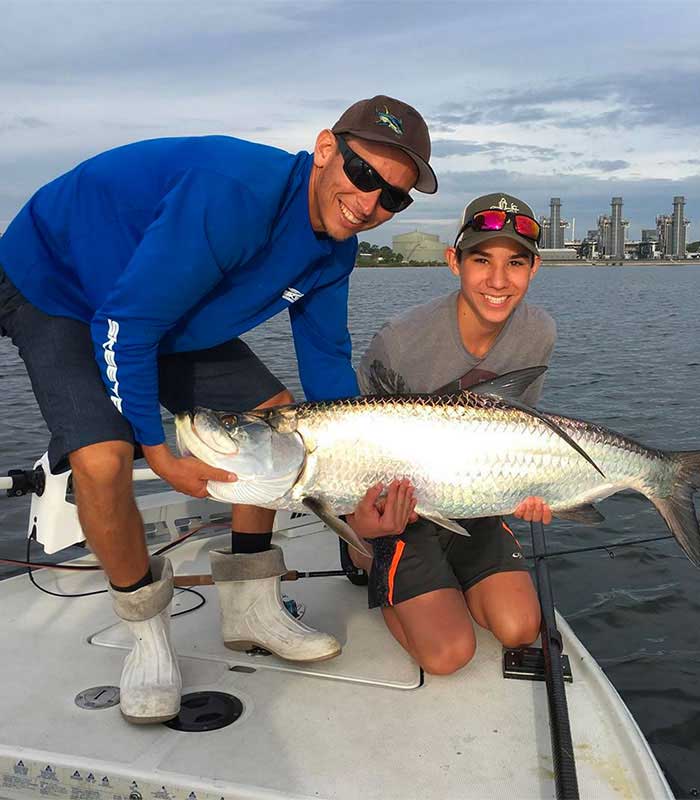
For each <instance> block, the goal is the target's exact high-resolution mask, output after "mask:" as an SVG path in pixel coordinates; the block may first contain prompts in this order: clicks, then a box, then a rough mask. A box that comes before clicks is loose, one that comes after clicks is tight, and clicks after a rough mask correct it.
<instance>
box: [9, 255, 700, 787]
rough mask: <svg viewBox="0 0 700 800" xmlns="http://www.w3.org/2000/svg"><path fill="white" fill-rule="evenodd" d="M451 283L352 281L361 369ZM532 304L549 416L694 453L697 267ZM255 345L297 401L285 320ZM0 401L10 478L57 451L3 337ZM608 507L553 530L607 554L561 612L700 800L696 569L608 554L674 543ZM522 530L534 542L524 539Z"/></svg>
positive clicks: (588, 274) (21, 532) (575, 572)
mask: <svg viewBox="0 0 700 800" xmlns="http://www.w3.org/2000/svg"><path fill="white" fill-rule="evenodd" d="M456 285H457V284H456V279H455V278H454V277H453V276H452V275H451V273H450V272H449V271H448V270H447V269H446V268H391V269H386V268H385V269H360V270H356V271H355V273H354V274H353V278H352V286H351V306H350V330H351V333H352V337H353V346H354V353H355V359H356V360H357V359H358V358H359V357H360V355H361V354H362V352H363V350H364V348H365V347H366V346H367V344H368V343H369V341H370V338H371V337H372V335H373V333H374V332H375V331H376V330H377V328H378V327H379V326H380V325H381V324H382V323H383V321H384V320H386V319H388V318H389V317H391V316H392V315H394V314H397V313H399V312H400V311H402V310H403V309H406V308H408V307H410V306H412V305H415V304H417V303H420V302H423V301H426V300H429V299H430V298H432V297H435V296H437V295H439V294H444V293H446V292H449V291H452V290H453V289H455V288H456ZM528 299H529V301H530V302H534V303H536V304H538V305H540V306H542V307H543V308H545V309H546V310H547V311H548V312H549V313H550V314H551V315H552V316H553V317H554V318H555V320H556V321H557V327H558V340H557V346H556V349H555V352H554V356H553V358H552V363H551V366H550V370H549V373H548V377H547V382H546V384H545V391H544V395H543V399H542V402H541V407H542V408H543V409H546V410H551V411H557V412H560V413H563V414H567V415H570V416H577V417H581V418H584V419H589V420H592V421H596V422H599V423H601V424H604V425H607V426H609V427H611V428H613V429H615V430H618V431H619V432H621V433H624V434H626V435H628V436H630V437H632V438H635V439H637V440H639V441H641V442H643V443H645V444H648V445H651V446H654V447H662V448H669V449H674V448H675V449H700V268H698V267H697V266H678V267H623V268H615V267H597V268H593V267H566V268H557V267H543V268H542V269H540V271H539V273H538V274H537V276H536V277H535V279H534V281H533V283H532V285H531V289H530V294H529V297H528ZM245 338H246V340H247V341H248V342H249V344H251V345H252V346H253V347H254V349H255V350H256V351H257V352H258V354H259V355H260V356H261V357H262V358H263V359H264V360H265V362H266V363H267V364H268V366H270V367H271V368H272V370H273V371H274V372H275V373H276V374H277V375H278V376H279V377H280V378H281V379H282V380H284V381H285V382H286V383H287V385H288V386H289V387H290V388H291V389H292V391H293V392H294V393H295V395H296V396H297V398H298V399H301V397H302V394H301V389H300V387H299V380H298V376H297V373H296V367H295V360H294V355H293V348H292V345H291V339H290V334H289V325H288V320H287V318H286V316H280V317H278V318H276V319H274V320H271V321H270V322H268V323H267V324H266V325H265V326H263V327H262V328H259V329H257V330H256V331H254V332H252V333H251V334H249V335H247V336H246V337H245ZM0 387H1V392H0V474H4V473H5V472H6V470H8V469H12V468H28V467H30V466H31V465H32V464H33V462H34V461H35V460H36V459H37V458H38V457H39V456H40V455H41V454H42V453H43V452H44V450H45V448H46V441H47V439H46V436H47V434H46V429H45V427H44V424H43V422H42V420H41V418H40V416H39V413H38V411H37V409H36V406H35V404H34V400H33V396H32V393H31V388H30V386H29V381H28V379H27V376H26V374H25V372H24V369H23V366H22V363H21V361H20V360H19V358H18V357H17V354H16V352H15V350H14V348H13V347H12V346H11V344H10V343H9V342H8V340H6V339H0ZM169 429H170V430H172V426H171V425H170V426H169ZM149 488H150V489H152V488H153V487H152V486H150V487H149ZM696 506H697V502H696ZM600 509H601V511H602V512H603V513H604V514H605V516H606V521H605V523H603V524H601V525H600V526H597V527H595V528H593V527H591V528H586V527H582V526H580V525H576V524H573V523H567V522H555V523H554V524H552V525H551V526H549V527H548V529H547V534H548V549H549V551H550V552H552V551H562V550H572V549H577V548H589V547H595V546H607V547H608V549H607V550H606V549H601V550H597V551H592V552H584V553H573V554H569V555H565V556H559V557H555V558H551V559H550V561H549V564H550V569H551V573H552V576H553V582H554V592H555V602H556V604H557V607H558V608H559V610H560V611H561V612H562V613H563V614H564V616H565V617H566V619H567V620H568V621H569V623H570V624H571V625H572V627H573V629H574V630H575V632H576V634H577V635H578V636H579V637H580V638H581V640H582V641H583V643H584V644H585V646H586V647H587V648H588V649H589V650H590V651H591V653H592V654H593V656H594V657H595V658H596V659H597V660H598V663H599V664H600V665H601V666H602V668H603V669H604V670H605V672H606V674H607V675H608V677H609V678H610V680H611V681H612V682H613V684H614V685H615V686H616V688H617V689H618V691H619V692H620V694H621V695H622V697H623V699H624V700H625V702H626V703H627V705H628V706H629V708H630V710H631V711H632V713H633V715H634V716H635V718H636V720H637V722H638V723H639V725H640V727H641V729H642V730H643V731H644V733H645V734H646V737H647V739H648V741H649V743H650V744H651V747H652V749H653V750H654V753H655V754H656V757H657V759H658V760H659V762H660V764H661V766H662V767H663V769H664V771H665V773H666V776H667V778H668V780H669V782H670V784H671V786H672V788H673V790H674V792H675V794H676V795H677V797H682V798H685V797H698V796H700V570H697V569H696V568H695V567H693V566H692V564H690V562H689V561H688V560H687V559H686V557H685V556H684V554H683V553H682V552H681V550H680V548H679V547H678V546H677V545H676V543H675V541H673V540H672V539H664V540H663V541H659V542H654V543H650V544H644V545H634V546H626V547H625V546H623V547H615V546H614V545H615V544H616V543H620V542H624V541H625V540H630V539H638V538H642V537H644V538H647V537H649V538H651V537H655V536H665V535H666V534H667V533H668V531H667V529H666V527H665V525H664V523H663V521H662V520H661V518H660V517H659V515H658V514H657V513H656V511H655V509H654V508H653V507H652V506H651V504H650V503H648V502H647V501H646V500H645V499H644V498H642V497H640V496H638V495H632V494H625V495H617V496H615V497H613V498H610V499H608V500H606V501H604V502H603V503H601V504H600ZM27 510H28V499H27V498H5V497H0V557H2V555H6V554H8V555H10V557H14V558H21V557H22V556H23V554H24V546H25V545H24V536H25V529H26V518H27ZM515 524H516V528H517V530H518V532H519V538H520V539H521V541H523V542H524V543H526V542H527V539H528V536H529V528H528V527H527V526H526V525H525V524H524V523H520V522H519V521H516V523H515ZM1 569H3V568H2V567H0V570H1ZM0 574H9V572H8V571H7V570H6V571H5V572H4V573H0ZM505 690H506V688H505V687H504V691H505Z"/></svg>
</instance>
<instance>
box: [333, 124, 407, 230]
mask: <svg viewBox="0 0 700 800" xmlns="http://www.w3.org/2000/svg"><path fill="white" fill-rule="evenodd" d="M335 138H336V140H337V141H338V150H340V154H341V155H342V157H343V171H344V172H345V174H346V175H347V176H348V179H349V180H350V182H351V183H352V184H353V186H356V187H357V188H358V189H359V190H360V191H361V192H374V191H376V190H377V189H381V190H382V192H381V194H380V195H379V204H380V205H381V207H382V208H383V209H384V210H385V211H389V212H391V213H392V214H396V213H397V212H399V211H403V210H404V209H405V208H408V207H409V206H410V205H411V203H412V202H413V198H412V197H411V196H410V195H409V194H408V193H407V192H404V190H403V189H397V188H396V186H392V185H391V184H390V183H387V182H386V181H385V180H384V178H382V176H381V175H380V174H379V173H378V172H377V170H376V169H375V168H374V167H373V166H371V165H370V164H368V163H367V162H366V161H365V160H364V158H361V157H360V156H358V155H357V153H356V152H355V151H354V150H351V149H350V147H349V146H348V144H347V142H346V141H345V139H344V138H343V137H342V136H341V135H340V134H339V133H336V134H335Z"/></svg>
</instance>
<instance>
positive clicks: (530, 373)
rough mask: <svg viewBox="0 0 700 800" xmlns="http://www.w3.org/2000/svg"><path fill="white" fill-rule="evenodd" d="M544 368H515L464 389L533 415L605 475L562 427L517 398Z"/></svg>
mask: <svg viewBox="0 0 700 800" xmlns="http://www.w3.org/2000/svg"><path fill="white" fill-rule="evenodd" d="M546 370H547V367H545V366H540V367H527V369H516V370H513V371H512V372H506V373H505V374H504V375H500V376H499V377H498V378H491V379H490V380H488V381H482V382H481V383H477V384H475V385H474V386H470V387H469V388H468V389H467V390H466V391H469V392H473V393H475V394H483V395H492V396H494V397H499V398H501V399H502V400H505V401H506V402H507V403H508V405H510V406H512V407H513V408H517V409H518V410H520V411H524V412H525V413H526V414H529V415H530V416H531V417H535V418H536V419H538V420H540V421H541V422H543V423H544V424H545V425H546V426H547V427H548V428H551V430H553V431H554V433H556V434H557V436H561V438H562V439H563V440H564V441H565V442H566V443H567V444H568V445H569V446H570V447H573V448H574V450H576V452H577V453H579V454H580V455H582V456H583V457H584V458H585V459H586V461H588V463H589V464H590V465H591V466H592V467H593V468H594V469H595V470H597V471H598V472H599V473H600V474H601V475H602V476H603V477H605V473H604V472H603V470H602V469H600V467H599V466H598V465H597V464H596V463H595V461H593V459H592V458H591V457H590V456H589V455H588V453H587V452H586V451H585V450H584V449H583V448H582V447H581V446H580V445H578V444H577V443H576V442H575V441H574V440H573V439H572V438H571V437H570V436H569V434H568V433H567V432H566V431H565V430H564V429H563V428H561V427H560V426H559V425H557V424H556V422H554V421H553V420H551V419H549V417H547V416H546V415H544V414H541V413H540V412H539V411H538V410H537V409H536V408H532V406H528V405H525V403H523V402H521V401H520V400H519V399H518V398H519V397H520V395H522V393H523V392H524V391H525V389H527V387H528V386H530V384H531V383H533V382H534V381H536V380H537V378H539V377H540V375H544V373H545V372H546Z"/></svg>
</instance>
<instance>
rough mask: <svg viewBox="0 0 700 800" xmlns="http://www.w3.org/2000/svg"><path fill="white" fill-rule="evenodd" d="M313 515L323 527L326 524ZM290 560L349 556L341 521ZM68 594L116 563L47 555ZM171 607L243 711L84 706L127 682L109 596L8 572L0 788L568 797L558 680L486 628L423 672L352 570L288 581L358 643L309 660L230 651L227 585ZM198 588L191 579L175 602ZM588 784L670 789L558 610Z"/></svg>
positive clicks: (195, 659) (187, 657) (201, 675)
mask: <svg viewBox="0 0 700 800" xmlns="http://www.w3.org/2000/svg"><path fill="white" fill-rule="evenodd" d="M310 530H313V526H311V528H310ZM226 539H227V537H226V536H223V537H219V538H218V539H217V538H216V537H215V538H208V539H196V540H190V541H188V542H186V543H185V544H184V545H182V546H181V547H179V548H177V549H175V550H174V551H172V552H171V553H170V556H171V558H172V561H173V565H174V567H175V571H176V573H177V574H181V573H203V572H208V571H209V564H208V557H207V553H208V551H209V550H210V549H212V548H214V547H216V546H217V545H219V546H222V545H224V543H225V542H226ZM277 540H278V542H279V543H280V544H281V545H282V546H283V547H284V550H285V554H286V559H287V566H288V568H290V569H300V570H319V569H337V568H338V545H337V540H336V537H335V536H334V535H333V534H331V533H329V532H327V531H318V529H316V532H312V533H309V534H308V535H301V536H297V537H296V538H283V537H280V536H278V537H277ZM36 579H37V581H38V582H40V583H41V584H42V585H43V586H45V587H46V588H48V589H51V590H53V591H57V592H65V593H76V592H84V591H90V590H94V589H100V588H104V586H105V582H104V576H103V575H102V573H87V574H75V573H59V572H55V571H54V572H49V571H41V572H37V573H36ZM197 589H198V591H200V592H201V594H202V595H204V597H205V598H206V601H207V602H206V604H205V605H204V606H202V607H201V608H198V609H196V610H192V611H191V613H187V614H184V615H182V616H179V617H176V618H174V619H173V620H172V627H173V635H174V640H175V643H176V646H177V648H178V652H179V653H180V654H181V667H182V673H183V680H184V685H185V688H184V692H185V693H188V692H196V691H204V690H212V691H217V692H225V693H229V694H233V695H235V696H236V697H238V698H239V699H240V700H241V701H242V703H243V713H242V715H241V717H240V718H239V719H238V720H237V721H236V722H235V723H233V724H232V725H230V726H228V727H225V728H222V729H219V730H213V731H207V732H202V733H185V732H181V731H176V730H172V729H170V728H168V727H166V726H164V725H156V726H133V725H130V724H128V723H127V722H125V721H124V720H123V719H122V717H121V715H120V712H119V709H118V707H116V706H115V707H111V708H106V709H101V710H85V709H81V708H79V707H78V706H77V705H76V704H75V702H74V698H75V697H76V695H77V694H78V693H79V692H81V691H82V690H85V689H88V688H90V687H95V686H101V685H107V686H109V685H118V682H119V674H120V670H121V664H122V660H123V657H124V654H125V650H124V648H125V647H126V646H127V642H128V639H127V636H126V630H125V629H123V627H122V625H121V623H118V622H117V623H115V617H114V615H113V612H112V609H111V603H110V600H109V598H108V596H107V595H106V594H100V595H96V596H93V597H85V598H79V599H59V598H55V597H51V596H49V595H46V594H42V593H40V592H39V591H37V590H36V589H35V588H34V587H33V586H32V585H31V584H30V582H29V581H28V580H27V578H26V577H25V576H18V577H15V578H11V579H9V580H7V581H4V582H3V583H2V607H3V622H2V641H3V651H4V652H3V667H2V674H3V687H2V711H3V713H2V715H0V798H11V799H12V800H21V798H28V797H37V796H40V795H41V796H49V797H65V798H73V799H74V800H117V799H119V800H126V798H130V800H141V799H143V800H145V799H146V798H148V800H151V798H153V799H155V798H158V799H159V800H175V798H177V799H178V800H180V798H182V799H183V800H185V798H187V800H205V799H206V800H219V798H237V799H238V798H240V799H241V800H243V798H246V799H247V798H281V797H284V798H301V797H303V798H329V799H330V798H333V799H334V800H335V799H337V800H341V799H343V800H357V798H363V799H367V800H369V798H381V799H382V800H392V799H393V798H397V799H398V798H401V800H406V798H420V799H421V800H429V798H440V799H441V800H444V799H445V798H455V799H456V798H502V797H504V796H512V797H517V798H550V797H554V796H555V787H554V780H553V771H552V769H553V768H552V759H551V754H550V753H551V750H550V736H549V723H548V715H547V697H546V690H545V686H544V683H538V682H531V681H519V680H505V679H504V678H503V677H502V673H501V661H502V654H501V647H500V645H498V643H497V642H496V641H495V640H494V639H493V637H492V636H491V635H490V634H489V633H488V632H486V631H483V630H479V631H478V650H477V655H476V657H475V659H474V660H473V662H472V663H471V664H469V665H468V667H466V668H465V669H463V670H461V671H460V672H459V673H458V674H455V675H452V676H449V677H434V676H430V675H426V676H425V677H424V680H423V677H422V675H421V672H420V670H419V668H418V666H417V665H416V664H415V663H414V662H413V661H412V659H411V658H410V657H409V656H408V655H407V654H405V653H404V651H403V650H402V649H401V648H400V647H399V645H398V644H397V643H396V642H395V641H394V640H393V638H392V637H391V635H390V634H389V632H388V631H387V630H386V628H385V626H384V623H383V620H382V618H381V614H380V612H379V611H378V610H375V611H368V610H367V602H366V591H365V590H364V589H363V588H360V587H356V586H353V585H352V584H351V583H350V582H349V581H348V580H347V579H346V578H344V577H328V578H313V579H305V580H299V581H296V582H286V583H284V584H283V590H284V592H285V594H288V595H289V596H291V597H293V598H294V599H295V600H296V601H297V602H302V603H303V604H304V605H305V606H306V613H305V615H304V622H306V623H308V624H310V625H313V626H315V627H320V628H322V629H324V630H328V631H330V632H332V633H334V634H335V636H336V637H337V638H338V639H339V640H340V641H341V643H342V644H343V652H342V654H341V655H340V656H339V657H338V658H336V659H333V660H331V661H327V662H323V663H320V664H317V665H312V666H308V667H296V666H295V665H293V664H290V663H287V662H283V661H281V660H278V659H276V658H275V657H274V656H266V655H248V654H245V653H236V652H233V651H230V650H227V649H226V648H225V647H224V646H223V644H222V643H221V641H220V638H219V636H220V630H219V608H218V602H217V597H216V590H215V588H214V587H211V586H205V587H197ZM197 603H198V598H196V597H195V596H194V595H192V594H190V593H187V592H184V593H177V594H176V598H175V601H174V604H173V611H174V612H177V611H183V610H185V609H188V608H193V607H194V606H196V605H197ZM560 626H561V627H560V630H561V632H562V635H563V638H564V645H565V652H566V653H568V655H569V657H570V659H571V665H572V671H573V675H574V682H573V684H570V685H568V686H567V696H568V700H569V710H570V716H571V725H572V734H573V740H574V743H575V750H576V758H577V767H578V777H579V786H580V789H581V796H582V797H586V798H593V797H595V798H596V800H601V799H602V798H630V799H634V800H639V799H640V798H662V797H672V796H673V795H672V794H671V792H670V790H669V788H668V785H667V784H666V782H665V780H664V778H663V776H662V774H661V772H660V770H659V768H658V765H657V763H656V761H655V760H654V759H653V756H652V755H651V751H650V750H649V748H648V745H647V743H646V741H645V740H644V738H643V736H642V734H641V733H640V731H639V729H638V727H637V725H636V724H635V722H634V720H633V719H632V717H631V716H630V714H629V712H628V711H627V709H626V707H625V706H624V704H623V703H622V701H621V700H620V698H619V696H618V695H617V694H616V692H615V691H614V689H613V687H612V686H611V685H610V683H609V682H608V681H607V679H606V678H605V676H604V675H603V673H602V672H601V670H600V669H599V667H598V666H597V664H596V663H595V661H594V660H593V658H592V657H591V656H590V655H589V654H588V652H587V651H586V650H585V649H584V648H583V647H582V645H581V643H580V642H579V641H578V640H577V639H576V638H575V636H574V635H573V633H572V632H571V630H570V629H569V627H568V626H567V625H566V623H565V622H564V621H563V620H560Z"/></svg>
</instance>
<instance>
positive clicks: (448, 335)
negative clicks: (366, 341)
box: [357, 291, 556, 406]
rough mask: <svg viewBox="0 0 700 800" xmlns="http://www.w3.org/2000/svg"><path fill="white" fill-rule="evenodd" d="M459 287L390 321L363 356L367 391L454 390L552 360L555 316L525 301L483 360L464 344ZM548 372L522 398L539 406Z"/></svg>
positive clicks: (359, 373)
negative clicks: (460, 320)
mask: <svg viewBox="0 0 700 800" xmlns="http://www.w3.org/2000/svg"><path fill="white" fill-rule="evenodd" d="M458 297H459V291H456V292H452V293H450V294H448V295H443V296H442V297H438V298H436V299H435V300H431V301H430V302H428V303H423V304H422V305H419V306H415V307H414V308H411V309H409V310H408V311H406V312H404V313H403V314H400V315H399V316H397V317H394V318H393V319H391V320H389V322H387V323H386V324H385V325H384V326H383V327H382V328H381V329H380V330H379V331H378V332H377V333H376V334H375V336H374V338H373V339H372V341H371V343H370V346H369V348H368V349H367V352H366V353H365V354H364V355H363V356H362V360H361V362H360V366H359V369H358V371H357V379H358V381H359V384H360V390H361V391H362V393H363V394H403V393H406V392H420V393H424V392H425V393H430V394H434V393H440V394H443V393H444V394H449V393H452V392H458V391H460V389H466V388H468V387H469V386H473V385H474V384H475V383H479V382H480V381H485V380H488V379H489V378H494V377H496V376H498V375H503V374H504V373H506V372H510V371H511V370H515V369H525V368H526V367H536V366H540V365H546V364H548V363H549V358H550V356H551V354H552V350H553V348H554V341H555V339H556V325H555V323H554V320H553V319H552V318H551V317H550V316H549V314H547V312H546V311H543V310H542V309H541V308H538V307H537V306H531V305H529V304H527V303H524V302H523V303H521V304H520V305H519V306H518V307H517V308H516V309H515V311H514V312H513V314H511V316H510V317H509V319H508V321H507V322H506V324H505V326H504V327H503V330H502V331H501V332H500V333H499V334H498V338H497V339H496V340H495V342H494V343H493V344H492V345H491V348H490V350H489V351H488V353H487V354H486V355H485V356H484V357H483V358H477V357H476V356H474V355H472V354H471V353H470V352H469V351H468V350H467V349H466V348H465V346H464V344H463V343H462V338H461V336H460V333H459V321H458V318H457V299H458ZM543 382H544V376H542V377H541V378H539V379H538V380H537V381H535V382H534V383H533V384H531V385H530V386H529V387H528V388H527V389H526V390H525V392H524V393H523V395H522V397H521V398H520V399H521V400H522V401H523V402H524V403H527V404H528V405H531V406H534V405H535V404H536V403H537V401H538V400H539V397H540V394H541V392H542V384H543Z"/></svg>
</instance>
